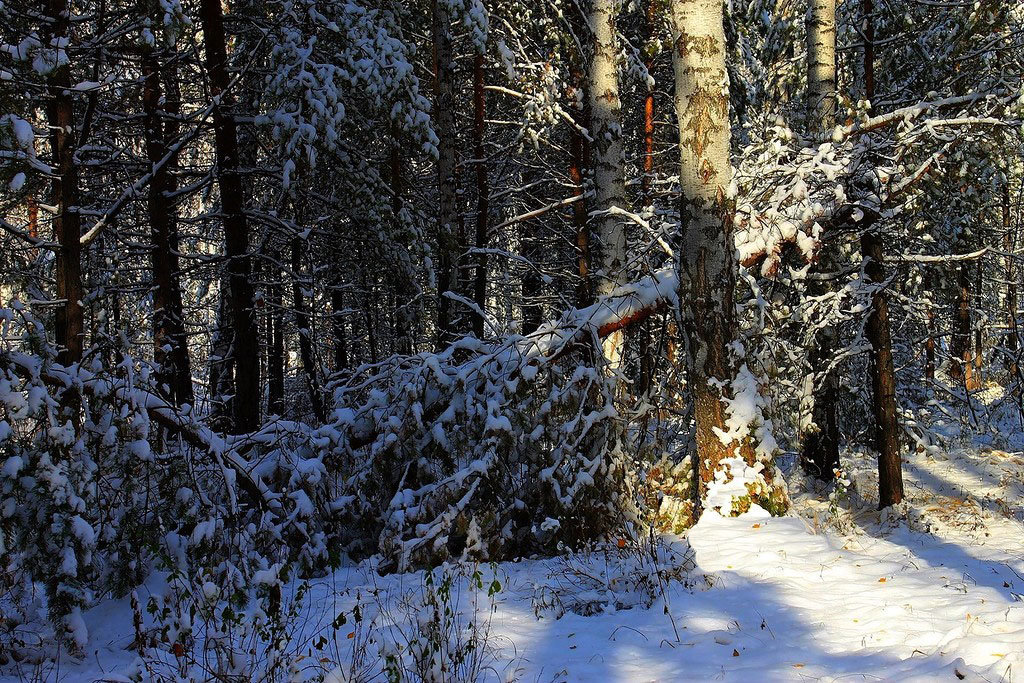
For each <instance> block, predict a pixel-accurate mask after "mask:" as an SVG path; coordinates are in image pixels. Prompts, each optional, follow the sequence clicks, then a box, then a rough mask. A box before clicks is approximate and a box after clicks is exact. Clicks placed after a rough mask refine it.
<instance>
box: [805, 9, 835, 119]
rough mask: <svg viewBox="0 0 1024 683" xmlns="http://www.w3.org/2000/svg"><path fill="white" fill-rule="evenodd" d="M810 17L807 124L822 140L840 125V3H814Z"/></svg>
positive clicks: (808, 31) (808, 23) (810, 10)
mask: <svg viewBox="0 0 1024 683" xmlns="http://www.w3.org/2000/svg"><path fill="white" fill-rule="evenodd" d="M810 5H811V6H810V8H809V13H808V15H807V91H808V92H807V95H808V97H807V123H808V128H809V129H810V131H811V134H812V135H813V136H814V137H815V138H818V139H822V138H825V137H828V136H831V134H832V129H833V128H834V127H835V125H836V123H835V122H836V0H811V3H810Z"/></svg>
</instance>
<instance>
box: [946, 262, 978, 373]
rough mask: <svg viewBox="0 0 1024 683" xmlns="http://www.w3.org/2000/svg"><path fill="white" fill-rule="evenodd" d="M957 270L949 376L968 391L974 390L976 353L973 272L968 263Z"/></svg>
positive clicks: (957, 266)
mask: <svg viewBox="0 0 1024 683" xmlns="http://www.w3.org/2000/svg"><path fill="white" fill-rule="evenodd" d="M955 268H956V289H957V305H956V317H955V318H954V321H953V329H954V331H953V343H952V352H953V354H952V355H953V362H952V363H951V364H950V367H949V376H950V377H951V378H952V379H953V381H955V382H957V383H958V384H961V385H963V387H964V388H966V389H967V390H968V391H970V390H972V389H974V388H975V387H974V386H973V384H974V353H973V349H972V343H973V340H972V339H971V272H970V266H969V265H968V263H967V262H962V263H959V264H957V265H956V266H955Z"/></svg>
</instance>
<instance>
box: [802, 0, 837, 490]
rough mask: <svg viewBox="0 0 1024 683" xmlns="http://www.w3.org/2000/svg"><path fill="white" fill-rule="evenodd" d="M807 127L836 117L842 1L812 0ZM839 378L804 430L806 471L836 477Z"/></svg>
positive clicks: (814, 286) (816, 396)
mask: <svg viewBox="0 0 1024 683" xmlns="http://www.w3.org/2000/svg"><path fill="white" fill-rule="evenodd" d="M807 88H808V93H807V127H808V130H809V131H810V133H811V136H812V137H813V138H814V139H815V140H816V141H818V142H824V141H825V140H827V139H829V138H830V137H831V135H832V129H833V128H835V119H836V3H835V0H812V2H811V6H810V8H809V13H808V15H807ZM832 247H833V245H828V244H826V245H824V248H823V249H822V258H821V259H820V263H821V264H822V267H823V269H824V270H827V271H831V270H832V269H833V266H834V265H835V263H834V259H833V258H830V257H831V254H832ZM809 290H810V294H812V295H815V296H821V295H823V294H826V293H827V285H826V284H825V283H824V282H823V281H822V280H812V281H811V283H810V286H809ZM812 344H813V347H812V348H811V350H810V354H809V356H810V361H811V362H810V364H811V372H812V373H814V371H815V370H816V369H817V368H823V367H827V366H828V364H829V362H830V361H831V360H832V358H833V357H834V355H835V350H836V347H837V346H838V340H837V339H836V330H835V327H834V326H832V325H828V326H826V327H825V328H823V329H821V330H820V331H819V332H818V333H817V335H815V338H814V340H813V341H812ZM838 393H839V378H838V377H837V375H836V372H835V371H834V370H833V371H832V372H828V373H827V374H826V375H825V376H824V377H823V378H821V380H820V381H819V382H817V383H815V384H814V385H813V389H812V395H811V402H812V404H813V405H812V407H811V423H810V425H809V426H808V427H807V429H806V430H805V432H804V434H803V435H802V437H803V438H802V450H801V453H800V462H801V465H802V466H803V469H804V471H805V472H806V473H807V474H809V475H811V476H814V477H816V478H818V479H821V480H823V481H832V480H833V479H834V478H835V470H836V469H837V468H838V467H839V415H838V401H837V399H838Z"/></svg>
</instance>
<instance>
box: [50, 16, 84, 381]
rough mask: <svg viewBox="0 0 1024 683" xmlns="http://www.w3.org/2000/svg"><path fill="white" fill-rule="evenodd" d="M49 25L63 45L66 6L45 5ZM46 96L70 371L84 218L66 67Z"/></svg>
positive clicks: (62, 322) (63, 349)
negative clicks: (49, 21) (80, 203)
mask: <svg viewBox="0 0 1024 683" xmlns="http://www.w3.org/2000/svg"><path fill="white" fill-rule="evenodd" d="M48 10H49V11H48V14H49V17H50V19H51V22H52V23H47V28H48V31H47V32H48V34H49V38H50V39H51V40H59V41H66V40H67V39H68V35H69V28H70V23H71V22H70V12H71V8H70V6H69V3H68V0H49V7H48ZM50 42H51V41H50V40H47V41H46V43H47V44H49V43H50ZM46 85H47V89H48V91H49V96H48V97H47V101H46V119H47V123H48V124H49V128H50V148H51V149H52V151H53V166H54V167H55V168H54V170H55V173H54V177H53V200H52V201H53V205H54V206H55V207H56V215H55V216H54V218H53V232H54V237H55V238H56V241H57V243H58V245H59V247H58V248H57V250H56V271H57V273H56V276H57V298H58V299H60V300H61V304H60V306H59V307H58V308H57V312H56V316H55V317H56V330H55V337H56V341H57V348H58V356H57V360H58V361H59V362H60V363H62V364H64V365H70V364H72V363H77V362H79V361H81V360H82V349H83V344H84V339H83V337H84V316H83V313H82V296H83V294H82V246H81V242H80V240H81V237H82V218H81V216H80V215H79V213H78V204H79V187H78V167H77V166H76V165H75V160H74V156H75V139H74V130H75V111H74V99H73V97H72V94H71V92H72V91H71V67H70V64H69V62H68V61H65V63H64V64H61V65H59V66H58V67H57V68H55V69H54V70H53V71H51V72H50V74H49V75H48V76H47V78H46Z"/></svg>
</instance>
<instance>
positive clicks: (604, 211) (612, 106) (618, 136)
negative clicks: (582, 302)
mask: <svg viewBox="0 0 1024 683" xmlns="http://www.w3.org/2000/svg"><path fill="white" fill-rule="evenodd" d="M618 9H619V8H618V0H592V2H591V3H590V8H589V10H590V16H589V23H590V29H591V32H592V40H593V54H592V55H591V60H590V65H589V66H590V71H589V74H588V77H589V84H588V85H589V87H588V88H587V95H588V98H589V104H590V134H591V137H592V138H593V140H594V142H593V145H592V147H591V160H592V163H593V170H594V203H593V208H592V212H591V215H592V216H593V229H592V232H593V233H594V234H595V235H596V237H597V241H596V243H595V244H591V245H590V249H591V253H592V254H593V255H594V256H595V260H596V263H595V267H594V270H593V279H594V292H595V293H596V294H598V295H602V294H607V293H609V292H611V291H612V290H614V289H615V288H616V287H618V286H620V285H622V284H623V283H624V282H625V275H626V273H625V270H624V269H625V265H626V231H625V229H624V226H623V222H622V216H621V215H620V214H621V212H622V211H623V210H624V209H625V207H626V181H625V172H624V169H623V162H624V153H623V148H622V118H621V117H622V111H621V110H622V105H621V102H620V100H619V70H618V55H619V47H618V38H617V35H616V32H615V31H616V29H615V16H616V14H617V12H618ZM622 335H623V333H622V331H616V332H615V333H613V334H611V335H609V336H608V337H607V338H606V339H605V341H604V344H603V346H604V353H605V358H606V359H608V361H609V362H610V363H611V364H612V366H613V367H615V366H618V365H619V364H620V363H621V361H622V343H623V336H622Z"/></svg>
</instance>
